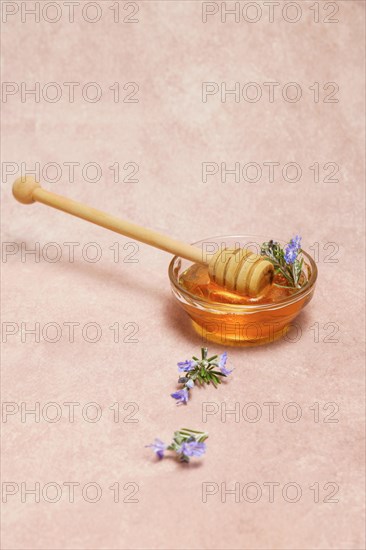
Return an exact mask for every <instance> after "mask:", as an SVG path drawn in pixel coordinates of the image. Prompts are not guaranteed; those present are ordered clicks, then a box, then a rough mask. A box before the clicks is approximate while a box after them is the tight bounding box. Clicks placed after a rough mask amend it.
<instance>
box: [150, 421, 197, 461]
mask: <svg viewBox="0 0 366 550" xmlns="http://www.w3.org/2000/svg"><path fill="white" fill-rule="evenodd" d="M207 438H208V433H206V432H198V431H196V430H191V429H189V428H182V429H181V430H179V431H177V432H174V436H173V441H172V442H171V443H170V445H166V444H165V443H163V441H161V440H160V439H155V440H154V443H151V444H150V445H146V447H151V448H152V450H153V451H154V452H155V453H156V455H157V456H158V457H159V458H160V459H162V458H164V452H165V451H174V452H175V453H176V456H177V458H178V459H179V460H180V461H181V462H189V460H190V458H192V457H194V456H197V457H201V456H202V455H204V454H205V452H206V443H204V441H205V440H206V439H207Z"/></svg>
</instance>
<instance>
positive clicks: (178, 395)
mask: <svg viewBox="0 0 366 550" xmlns="http://www.w3.org/2000/svg"><path fill="white" fill-rule="evenodd" d="M170 395H171V396H172V397H174V399H176V400H177V405H178V404H179V403H184V404H186V403H187V402H188V395H189V393H188V390H187V389H186V388H183V389H182V390H178V391H176V392H174V393H171V394H170Z"/></svg>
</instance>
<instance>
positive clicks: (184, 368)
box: [177, 359, 197, 372]
mask: <svg viewBox="0 0 366 550" xmlns="http://www.w3.org/2000/svg"><path fill="white" fill-rule="evenodd" d="M177 365H178V371H179V372H189V371H190V370H194V369H195V367H196V365H197V363H196V362H195V361H190V360H188V359H187V361H181V362H180V363H177Z"/></svg>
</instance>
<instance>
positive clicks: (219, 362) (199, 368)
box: [171, 348, 232, 404]
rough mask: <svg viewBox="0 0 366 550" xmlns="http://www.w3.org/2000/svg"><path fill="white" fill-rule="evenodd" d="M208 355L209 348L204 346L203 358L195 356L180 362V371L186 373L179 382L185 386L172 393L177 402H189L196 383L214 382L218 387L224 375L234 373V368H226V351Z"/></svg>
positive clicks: (199, 384)
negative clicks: (190, 393)
mask: <svg viewBox="0 0 366 550" xmlns="http://www.w3.org/2000/svg"><path fill="white" fill-rule="evenodd" d="M207 355H208V350H207V348H202V349H201V359H198V357H195V356H193V357H192V359H191V360H186V361H182V362H180V363H178V371H179V372H180V373H184V375H183V376H180V377H179V379H178V384H183V387H182V388H181V389H180V390H177V391H176V392H174V393H172V394H171V396H172V397H173V398H174V399H176V400H177V404H182V403H184V404H186V403H187V402H188V398H189V392H190V390H191V389H192V388H193V386H194V385H195V384H196V385H198V386H204V385H205V384H208V385H209V384H212V385H213V386H214V387H215V388H217V387H218V385H219V384H221V379H222V377H226V376H229V374H231V373H232V370H229V369H227V368H226V361H227V353H226V352H224V353H223V354H221V355H220V356H218V355H213V356H212V357H209V358H207Z"/></svg>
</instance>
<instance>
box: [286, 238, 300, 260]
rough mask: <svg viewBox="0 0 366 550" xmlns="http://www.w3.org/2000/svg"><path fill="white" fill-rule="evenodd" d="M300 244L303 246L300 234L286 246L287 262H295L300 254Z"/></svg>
mask: <svg viewBox="0 0 366 550" xmlns="http://www.w3.org/2000/svg"><path fill="white" fill-rule="evenodd" d="M300 246H301V237H300V235H296V237H294V238H293V239H291V241H290V242H289V244H288V245H287V246H286V248H285V262H286V263H287V264H288V265H292V264H293V263H294V262H295V260H296V258H297V256H298V254H299V251H300Z"/></svg>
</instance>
